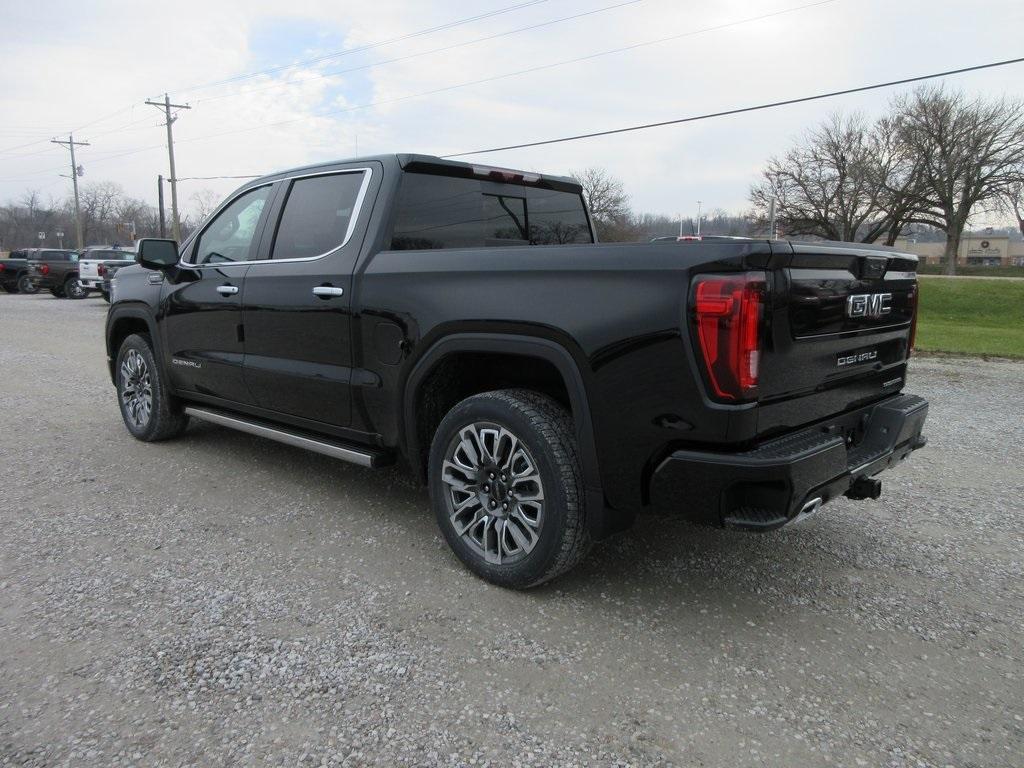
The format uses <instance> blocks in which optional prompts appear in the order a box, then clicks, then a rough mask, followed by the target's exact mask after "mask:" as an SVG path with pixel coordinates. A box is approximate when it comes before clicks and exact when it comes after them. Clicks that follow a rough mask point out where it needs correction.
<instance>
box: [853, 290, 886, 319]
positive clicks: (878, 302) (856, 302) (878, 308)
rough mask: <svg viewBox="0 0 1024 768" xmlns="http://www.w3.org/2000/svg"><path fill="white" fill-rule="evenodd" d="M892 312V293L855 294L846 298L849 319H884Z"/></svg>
mask: <svg viewBox="0 0 1024 768" xmlns="http://www.w3.org/2000/svg"><path fill="white" fill-rule="evenodd" d="M890 312H892V294H891V293H855V294H852V295H850V296H847V297H846V316H847V317H882V316H883V315H888V314H889V313H890Z"/></svg>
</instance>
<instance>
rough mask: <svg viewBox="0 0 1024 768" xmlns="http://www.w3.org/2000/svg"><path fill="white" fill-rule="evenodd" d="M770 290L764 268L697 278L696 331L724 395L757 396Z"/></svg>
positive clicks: (711, 379)
mask: <svg viewBox="0 0 1024 768" xmlns="http://www.w3.org/2000/svg"><path fill="white" fill-rule="evenodd" d="M765 289H766V280H765V274H764V272H746V273H741V274H736V275H698V276H697V277H695V278H694V281H693V323H694V329H695V330H696V334H697V342H698V346H699V347H700V354H701V357H702V358H703V362H704V370H705V372H706V373H707V377H708V383H709V384H710V385H711V390H712V394H713V395H714V396H715V397H717V398H719V399H722V400H733V401H737V400H752V399H753V398H754V397H755V396H756V395H757V382H758V374H759V370H760V364H761V323H762V315H763V313H764V310H763V307H764V302H765Z"/></svg>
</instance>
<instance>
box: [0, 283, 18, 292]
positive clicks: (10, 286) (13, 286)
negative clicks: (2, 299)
mask: <svg viewBox="0 0 1024 768" xmlns="http://www.w3.org/2000/svg"><path fill="white" fill-rule="evenodd" d="M0 289H3V292H4V293H17V292H18V286H17V285H16V284H14V283H10V284H8V283H4V284H2V285H0Z"/></svg>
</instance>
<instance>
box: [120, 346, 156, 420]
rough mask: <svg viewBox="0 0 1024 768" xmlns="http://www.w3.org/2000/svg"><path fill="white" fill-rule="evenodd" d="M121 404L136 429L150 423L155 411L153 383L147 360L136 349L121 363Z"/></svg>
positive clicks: (131, 350) (129, 351)
mask: <svg viewBox="0 0 1024 768" xmlns="http://www.w3.org/2000/svg"><path fill="white" fill-rule="evenodd" d="M121 404H122V406H123V407H124V413H125V416H127V418H128V420H129V421H130V422H131V424H132V426H134V427H135V428H136V429H142V428H143V427H145V426H146V425H147V424H148V423H149V415H150V413H152V411H153V382H152V378H151V377H150V373H149V366H148V365H147V364H146V360H145V358H144V357H143V356H142V355H141V354H139V352H138V351H137V350H135V349H129V350H128V354H127V355H125V357H124V360H123V361H122V362H121Z"/></svg>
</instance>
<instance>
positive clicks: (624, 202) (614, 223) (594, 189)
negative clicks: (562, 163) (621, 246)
mask: <svg viewBox="0 0 1024 768" xmlns="http://www.w3.org/2000/svg"><path fill="white" fill-rule="evenodd" d="M572 177H573V178H574V179H575V180H576V181H577V182H579V184H580V185H581V186H582V187H583V199H584V200H586V201H587V208H589V209H590V215H591V217H592V218H593V220H594V225H595V227H596V228H597V234H598V237H599V238H600V239H601V240H622V239H630V238H629V237H626V236H624V235H625V234H626V233H625V230H628V229H629V227H628V224H629V220H630V210H629V195H627V194H626V188H625V186H624V185H623V183H622V181H621V180H619V179H617V178H615V177H614V176H612V175H611V174H610V173H608V171H606V170H604V169H603V168H587V169H585V170H583V171H575V172H573V174H572Z"/></svg>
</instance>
